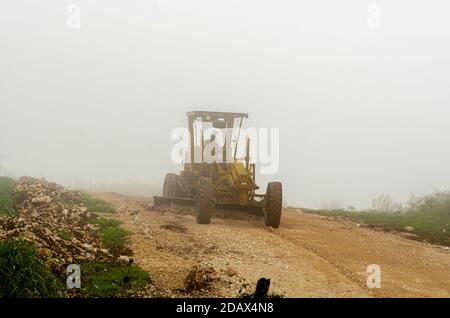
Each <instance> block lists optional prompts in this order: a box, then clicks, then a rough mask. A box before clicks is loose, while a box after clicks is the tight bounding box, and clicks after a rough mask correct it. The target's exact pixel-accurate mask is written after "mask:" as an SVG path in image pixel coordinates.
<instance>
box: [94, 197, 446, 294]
mask: <svg viewBox="0 0 450 318" xmlns="http://www.w3.org/2000/svg"><path fill="white" fill-rule="evenodd" d="M96 196H97V197H99V198H101V199H103V200H106V201H108V202H110V203H112V204H113V205H114V206H115V207H116V208H117V210H118V211H120V212H121V213H119V214H118V215H117V216H116V218H118V219H120V220H122V221H123V222H125V223H124V225H123V226H124V227H126V228H127V229H129V230H131V231H132V232H133V236H132V249H133V251H134V254H135V256H134V258H135V261H136V262H137V264H139V265H140V266H141V267H142V268H144V269H145V270H146V271H148V272H149V274H150V276H151V277H152V279H153V280H154V282H155V284H156V285H157V287H158V288H159V289H160V290H162V291H163V294H164V295H165V296H176V297H180V296H199V297H202V296H224V297H234V296H236V295H237V293H238V291H239V289H240V288H241V287H242V286H243V285H245V286H247V288H248V290H251V289H252V288H253V287H254V284H255V282H256V280H257V279H258V278H259V277H262V276H265V277H270V278H271V282H272V284H271V291H272V292H275V293H282V294H285V295H286V296H288V297H371V296H375V297H411V296H414V297H449V295H450V292H449V291H450V283H449V281H448V277H450V253H448V251H445V250H443V249H441V248H438V247H435V246H432V245H429V244H424V243H421V242H416V241H411V240H407V239H405V238H402V237H399V236H398V235H393V234H389V233H385V232H381V231H375V230H373V229H368V228H361V227H358V226H357V225H356V224H354V223H351V222H347V221H340V220H329V219H327V218H324V217H320V216H316V215H310V214H305V213H302V212H301V211H300V210H295V209H284V211H283V218H282V223H281V227H280V228H279V229H271V228H265V227H264V226H263V221H262V219H261V218H258V217H255V216H252V215H243V214H239V213H236V212H233V211H231V212H227V213H226V214H225V213H221V212H220V211H218V212H217V213H216V214H215V215H214V216H213V219H212V223H211V224H209V225H199V224H197V223H196V222H195V218H194V217H193V216H192V215H191V214H192V213H193V209H192V208H189V207H177V206H175V207H171V208H169V209H166V210H167V211H166V210H164V209H162V210H161V211H155V210H152V209H150V208H149V206H151V204H152V202H151V199H144V198H136V197H129V196H122V195H118V194H110V193H100V194H96ZM372 263H374V264H379V265H380V266H381V269H382V288H381V289H376V290H375V289H373V290H369V289H368V288H367V287H366V278H367V273H366V268H367V265H369V264H372ZM198 269H200V270H204V271H205V272H202V271H200V273H201V275H204V276H205V277H206V278H205V279H206V280H209V283H208V284H209V285H208V286H209V289H205V290H199V291H197V292H196V293H193V294H192V293H186V292H185V291H184V289H185V285H186V284H185V283H186V282H185V280H186V277H188V276H189V275H190V274H192V271H193V270H198ZM210 269H211V271H212V272H211V273H212V274H211V273H209V274H208V273H207V272H208V271H209V270H210ZM201 275H200V276H201ZM208 275H209V276H208ZM191 276H192V275H191Z"/></svg>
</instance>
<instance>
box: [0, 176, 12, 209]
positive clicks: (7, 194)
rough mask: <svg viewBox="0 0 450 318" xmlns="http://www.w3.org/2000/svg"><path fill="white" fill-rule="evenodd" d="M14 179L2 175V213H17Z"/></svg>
mask: <svg viewBox="0 0 450 318" xmlns="http://www.w3.org/2000/svg"><path fill="white" fill-rule="evenodd" d="M14 183H15V182H14V180H13V179H11V178H8V177H0V214H5V215H10V216H13V215H15V214H16V212H15V210H14V206H15V202H16V200H15V193H14Z"/></svg>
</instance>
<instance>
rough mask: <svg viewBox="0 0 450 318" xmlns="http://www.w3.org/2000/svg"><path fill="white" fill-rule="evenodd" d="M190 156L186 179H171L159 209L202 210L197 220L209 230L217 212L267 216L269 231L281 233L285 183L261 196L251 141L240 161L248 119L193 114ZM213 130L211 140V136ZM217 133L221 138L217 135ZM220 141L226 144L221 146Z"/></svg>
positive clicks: (271, 185) (225, 114)
mask: <svg viewBox="0 0 450 318" xmlns="http://www.w3.org/2000/svg"><path fill="white" fill-rule="evenodd" d="M187 117H188V129H189V138H190V145H189V152H188V155H187V158H186V159H187V160H186V162H185V163H184V168H183V170H182V171H181V172H180V174H174V173H168V174H167V175H166V177H165V180H164V185H163V195H162V196H155V197H154V204H155V205H161V204H167V203H178V204H192V205H194V204H195V205H196V220H197V223H200V224H209V223H210V222H211V215H212V212H213V210H214V208H215V207H218V208H224V209H235V210H244V211H249V212H252V213H258V214H261V215H264V221H265V225H266V226H271V227H274V228H278V227H279V225H280V219H281V210H282V185H281V182H269V183H268V185H267V190H266V193H265V194H258V193H256V190H258V189H259V187H258V186H257V185H256V183H255V164H252V163H250V140H249V139H246V140H245V157H244V158H236V155H237V152H238V146H239V138H240V134H241V130H242V124H243V120H244V118H248V114H245V113H229V112H206V111H192V112H188V113H187ZM207 129H209V130H210V136H207V134H206V133H205V131H207ZM214 131H215V133H214ZM219 135H220V137H221V140H218V139H219V138H218V136H219Z"/></svg>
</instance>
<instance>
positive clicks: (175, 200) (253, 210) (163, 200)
mask: <svg viewBox="0 0 450 318" xmlns="http://www.w3.org/2000/svg"><path fill="white" fill-rule="evenodd" d="M153 204H154V205H155V206H161V205H165V204H179V205H186V206H195V199H194V198H182V197H162V196H154V197H153ZM215 207H216V208H218V209H222V210H233V211H239V212H245V213H249V214H253V215H257V216H263V215H264V210H263V207H262V206H251V205H233V204H220V203H219V204H217V203H216V204H215Z"/></svg>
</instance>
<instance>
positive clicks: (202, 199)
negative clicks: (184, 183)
mask: <svg viewBox="0 0 450 318" xmlns="http://www.w3.org/2000/svg"><path fill="white" fill-rule="evenodd" d="M214 202H215V193H214V186H213V184H212V181H211V178H206V177H200V179H199V180H198V188H197V213H196V220H197V223H198V224H209V223H211V215H212V212H213V210H214Z"/></svg>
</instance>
